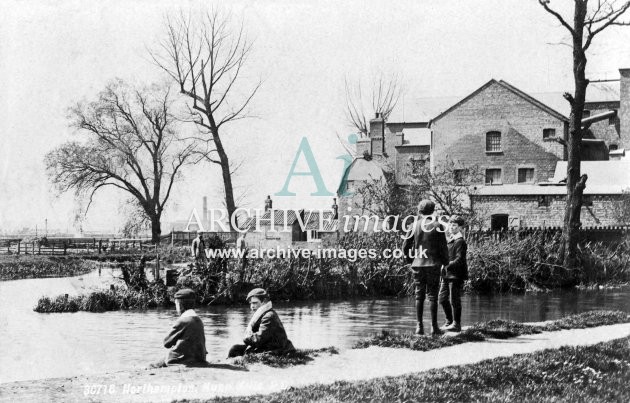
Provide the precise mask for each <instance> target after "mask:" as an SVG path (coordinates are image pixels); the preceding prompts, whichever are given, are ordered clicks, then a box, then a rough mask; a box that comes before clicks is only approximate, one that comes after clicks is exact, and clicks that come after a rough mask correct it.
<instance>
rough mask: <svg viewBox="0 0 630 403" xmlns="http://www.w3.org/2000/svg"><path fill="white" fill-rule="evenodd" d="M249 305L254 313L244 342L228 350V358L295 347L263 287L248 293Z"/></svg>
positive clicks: (286, 350)
mask: <svg viewBox="0 0 630 403" xmlns="http://www.w3.org/2000/svg"><path fill="white" fill-rule="evenodd" d="M247 302H249V307H250V309H251V310H252V311H254V315H253V316H252V319H251V320H250V322H249V325H247V329H246V330H245V338H244V339H243V344H235V345H234V346H232V348H230V351H229V352H228V358H231V357H237V356H241V355H244V354H245V353H246V352H247V353H258V352H263V351H274V352H279V353H286V352H291V351H294V350H295V348H294V347H293V344H292V343H291V341H290V340H289V339H288V338H287V333H286V331H285V330H284V326H282V322H281V321H280V317H279V316H278V314H277V313H276V311H274V310H273V308H272V305H271V301H270V300H269V295H267V292H266V291H265V290H264V289H262V288H255V289H253V290H252V291H250V292H249V294H248V295H247Z"/></svg>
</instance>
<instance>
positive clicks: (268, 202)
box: [265, 195, 273, 211]
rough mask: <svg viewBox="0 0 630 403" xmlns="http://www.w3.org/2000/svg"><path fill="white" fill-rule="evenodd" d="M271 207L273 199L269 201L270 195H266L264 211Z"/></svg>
mask: <svg viewBox="0 0 630 403" xmlns="http://www.w3.org/2000/svg"><path fill="white" fill-rule="evenodd" d="M272 208H273V201H271V196H269V195H267V198H266V199H265V211H267V210H271V209H272Z"/></svg>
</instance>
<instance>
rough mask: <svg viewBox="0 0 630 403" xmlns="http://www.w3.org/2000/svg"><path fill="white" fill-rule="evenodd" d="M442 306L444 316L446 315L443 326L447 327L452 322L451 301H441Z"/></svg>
mask: <svg viewBox="0 0 630 403" xmlns="http://www.w3.org/2000/svg"><path fill="white" fill-rule="evenodd" d="M442 308H444V316H446V321H445V322H444V327H448V326H450V325H452V324H453V310H452V308H451V303H450V302H449V301H445V302H442Z"/></svg>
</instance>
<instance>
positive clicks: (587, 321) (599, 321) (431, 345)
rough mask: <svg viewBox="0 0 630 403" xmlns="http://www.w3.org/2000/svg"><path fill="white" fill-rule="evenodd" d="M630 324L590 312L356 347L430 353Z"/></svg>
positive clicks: (387, 337)
mask: <svg viewBox="0 0 630 403" xmlns="http://www.w3.org/2000/svg"><path fill="white" fill-rule="evenodd" d="M627 322H630V316H628V314H627V313H625V312H621V311H590V312H584V313H579V314H576V315H570V316H567V317H565V318H562V319H558V320H554V321H550V322H547V323H545V324H542V325H526V324H523V323H518V322H514V321H507V320H502V319H495V320H491V321H488V322H481V323H475V324H474V325H472V326H470V327H469V328H467V329H465V330H463V331H462V332H460V333H457V334H455V335H449V336H448V337H445V336H442V337H432V336H417V335H415V334H413V333H400V334H397V333H392V332H388V331H384V332H381V333H380V334H376V335H373V336H370V337H368V338H365V339H363V340H360V341H359V342H357V343H356V344H355V346H354V347H355V348H367V347H370V346H379V347H393V348H408V349H411V350H418V351H429V350H435V349H438V348H443V347H448V346H453V345H456V344H462V343H468V342H476V341H484V340H486V339H488V338H493V339H508V338H512V337H517V336H522V335H526V334H536V333H541V332H551V331H557V330H563V329H583V328H587V327H596V326H606V325H614V324H617V323H627Z"/></svg>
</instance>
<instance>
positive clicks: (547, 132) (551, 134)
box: [543, 129, 556, 140]
mask: <svg viewBox="0 0 630 403" xmlns="http://www.w3.org/2000/svg"><path fill="white" fill-rule="evenodd" d="M555 137H556V129H543V139H545V140H546V139H553V138H555Z"/></svg>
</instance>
